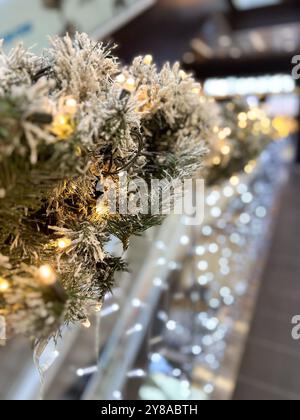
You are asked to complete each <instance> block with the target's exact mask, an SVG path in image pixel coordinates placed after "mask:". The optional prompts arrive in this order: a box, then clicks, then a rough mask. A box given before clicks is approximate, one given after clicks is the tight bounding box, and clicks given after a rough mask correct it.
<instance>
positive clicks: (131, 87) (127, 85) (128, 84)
mask: <svg viewBox="0 0 300 420" xmlns="http://www.w3.org/2000/svg"><path fill="white" fill-rule="evenodd" d="M135 88H136V83H135V80H134V78H133V77H128V79H127V80H126V81H125V82H124V84H123V89H125V90H128V92H134V91H135Z"/></svg>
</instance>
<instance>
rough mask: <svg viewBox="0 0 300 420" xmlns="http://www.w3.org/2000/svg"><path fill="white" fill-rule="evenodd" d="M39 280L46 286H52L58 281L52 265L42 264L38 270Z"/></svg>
mask: <svg viewBox="0 0 300 420" xmlns="http://www.w3.org/2000/svg"><path fill="white" fill-rule="evenodd" d="M37 277H38V280H39V281H40V282H41V283H42V284H44V285H45V286H51V285H53V284H55V283H56V280H57V276H56V273H55V271H54V270H53V268H52V267H51V265H49V264H45V265H42V266H41V267H40V268H39V269H38V272H37Z"/></svg>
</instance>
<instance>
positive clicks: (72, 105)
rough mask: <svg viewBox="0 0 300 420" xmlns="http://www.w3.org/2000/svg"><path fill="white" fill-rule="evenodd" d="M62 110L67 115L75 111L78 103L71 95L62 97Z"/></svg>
mask: <svg viewBox="0 0 300 420" xmlns="http://www.w3.org/2000/svg"><path fill="white" fill-rule="evenodd" d="M62 109H63V112H64V113H65V114H68V115H74V114H76V112H77V109H78V103H77V101H76V99H75V98H73V97H72V96H69V97H67V98H65V99H64V101H63V106H62Z"/></svg>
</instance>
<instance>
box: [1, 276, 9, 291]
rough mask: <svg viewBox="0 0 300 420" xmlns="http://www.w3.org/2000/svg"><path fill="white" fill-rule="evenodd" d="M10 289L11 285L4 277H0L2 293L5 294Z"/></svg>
mask: <svg viewBox="0 0 300 420" xmlns="http://www.w3.org/2000/svg"><path fill="white" fill-rule="evenodd" d="M8 289H9V283H8V281H7V280H5V279H4V278H3V277H0V293H4V292H6V291H7V290H8Z"/></svg>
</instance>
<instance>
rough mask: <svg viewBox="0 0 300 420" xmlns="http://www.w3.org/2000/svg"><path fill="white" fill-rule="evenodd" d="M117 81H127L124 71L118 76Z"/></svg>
mask: <svg viewBox="0 0 300 420" xmlns="http://www.w3.org/2000/svg"><path fill="white" fill-rule="evenodd" d="M116 82H117V83H119V84H120V85H123V84H124V83H125V82H126V77H125V75H124V74H123V73H121V74H119V75H118V76H117V77H116Z"/></svg>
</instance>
